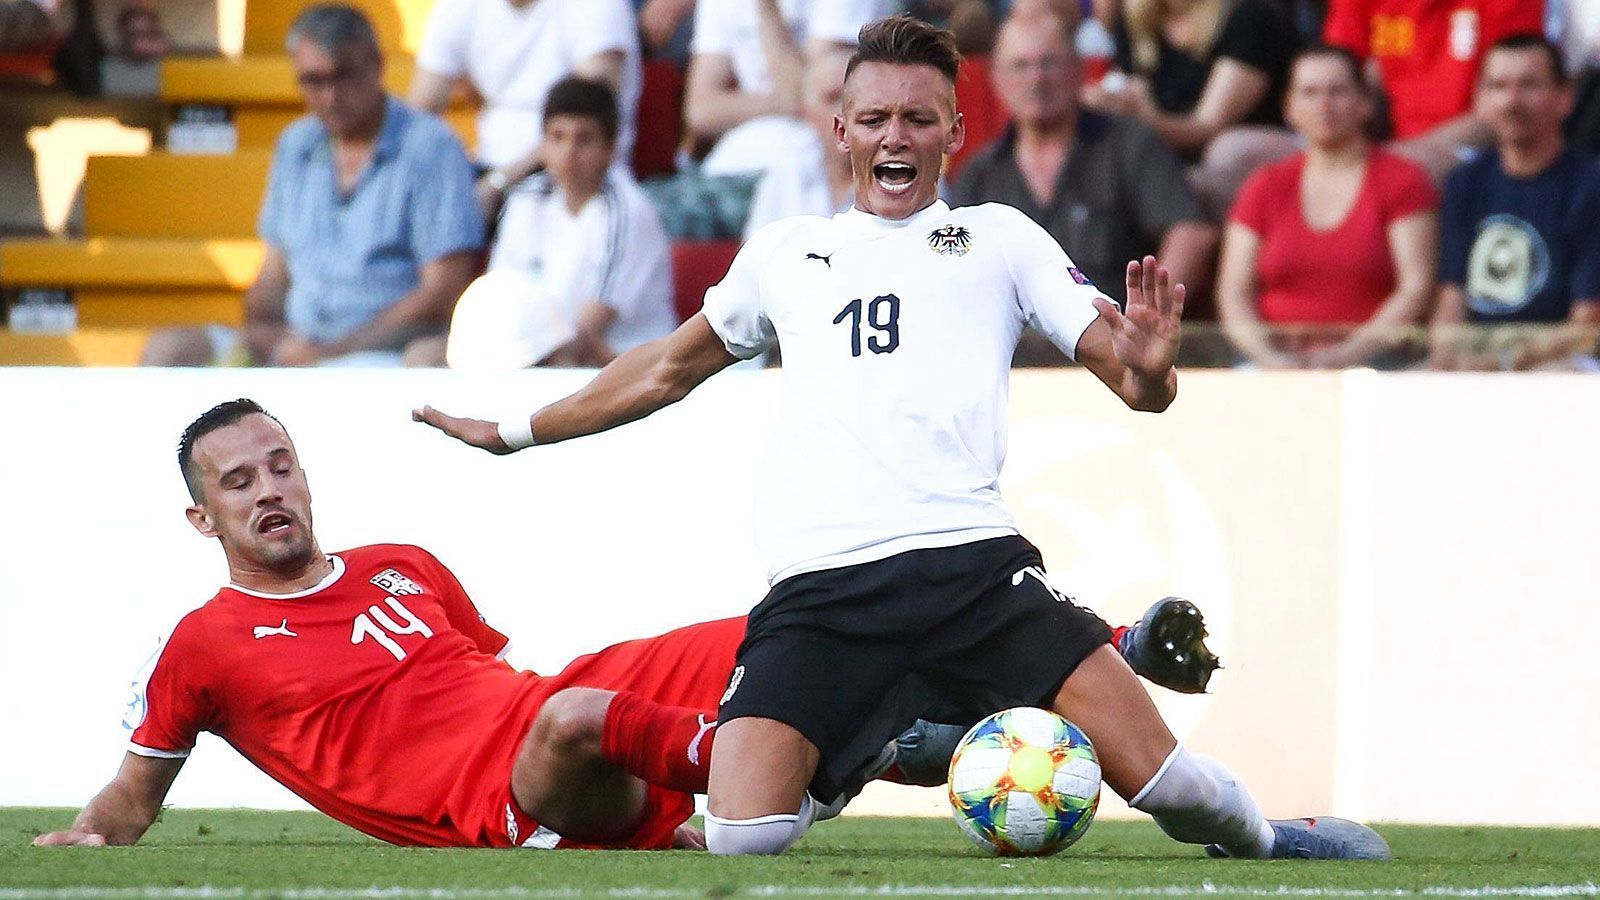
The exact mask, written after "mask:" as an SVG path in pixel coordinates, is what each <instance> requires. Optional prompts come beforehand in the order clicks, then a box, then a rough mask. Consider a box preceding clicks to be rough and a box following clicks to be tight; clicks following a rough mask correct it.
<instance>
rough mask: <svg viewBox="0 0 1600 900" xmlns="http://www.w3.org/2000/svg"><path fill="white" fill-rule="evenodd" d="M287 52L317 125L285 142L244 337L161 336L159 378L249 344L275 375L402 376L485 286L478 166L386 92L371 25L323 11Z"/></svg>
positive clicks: (294, 32) (335, 9) (304, 22)
mask: <svg viewBox="0 0 1600 900" xmlns="http://www.w3.org/2000/svg"><path fill="white" fill-rule="evenodd" d="M288 49H289V56H290V59H291V61H292V63H293V65H294V70H295V76H296V78H297V79H298V81H299V84H300V89H301V92H302V93H303V94H304V95H305V99H306V106H307V107H308V108H309V109H310V112H311V115H308V116H306V117H305V118H302V119H300V120H298V121H296V122H295V123H293V124H292V125H290V126H289V127H288V128H287V129H285V130H284V132H283V134H282V136H280V137H279V138H278V146H277V149H276V151H275V153H274V156H273V161H272V172H271V175H270V177H269V180H268V183H267V195H266V199H265V201H264V202H263V204H262V208H261V222H260V232H261V239H262V241H263V242H264V243H265V244H266V254H265V257H264V259H263V260H262V263H261V271H260V273H259V274H258V275H257V276H256V280H255V283H254V284H252V285H251V286H250V289H249V290H248V291H246V292H245V326H244V330H243V333H242V335H241V334H238V333H234V332H231V331H229V330H228V329H224V328H220V327H219V328H210V329H177V330H170V331H163V332H158V333H157V334H156V335H154V336H152V338H151V341H150V343H149V345H148V346H147V347H146V348H145V355H144V361H145V363H146V364H150V365H206V364H209V363H212V362H214V361H219V360H234V359H238V358H239V353H238V351H239V350H240V349H241V343H240V341H241V338H242V348H243V349H246V350H248V359H249V360H251V361H254V362H258V363H262V364H269V365H280V366H305V365H350V364H371V365H381V364H394V363H398V362H399V361H400V360H401V354H402V351H403V350H404V348H405V347H406V345H407V344H408V343H409V342H410V341H412V340H413V339H414V338H417V337H420V336H423V335H426V334H430V333H435V332H439V331H442V330H443V329H444V327H445V325H446V323H447V322H448V321H449V317H450V310H451V308H452V307H453V305H454V304H455V301H456V298H457V297H458V296H460V294H461V291H462V289H463V288H465V287H466V285H467V283H468V282H469V281H471V280H472V275H473V271H474V269H475V267H476V265H477V260H478V253H479V251H480V249H481V248H482V246H483V232H484V226H483V218H482V216H481V215H480V214H479V212H478V207H477V204H476V203H475V202H474V201H473V197H472V165H471V163H469V162H468V161H467V157H466V153H465V152H463V151H462V149H461V145H460V143H459V142H458V141H457V140H456V138H455V136H454V135H452V134H451V133H450V131H449V129H448V128H446V127H445V126H444V124H443V123H442V122H440V121H439V120H438V119H436V118H434V117H432V116H429V115H426V114H424V113H419V112H416V111H415V110H412V109H409V108H408V107H406V105H405V104H403V103H401V102H400V101H399V100H397V99H395V98H393V97H390V96H389V95H388V94H386V93H385V92H384V89H383V57H382V55H381V53H380V51H379V49H378V43H377V38H376V37H375V36H374V34H373V31H372V25H371V23H370V22H368V21H367V19H366V17H365V16H363V15H362V14H361V13H360V12H359V11H357V10H355V9H353V8H351V7H348V6H343V5H338V4H327V5H319V6H313V7H310V8H308V9H306V10H305V11H304V12H303V13H301V14H300V17H299V18H298V19H296V20H295V23H294V25H293V26H292V27H291V29H290V32H289V39H288Z"/></svg>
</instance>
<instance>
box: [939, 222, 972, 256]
mask: <svg viewBox="0 0 1600 900" xmlns="http://www.w3.org/2000/svg"><path fill="white" fill-rule="evenodd" d="M928 246H929V247H930V248H932V249H933V252H935V253H937V254H939V255H940V256H965V255H966V254H967V251H968V250H971V249H972V232H970V231H968V230H967V229H966V228H964V227H962V226H960V225H946V226H944V227H943V228H935V229H934V230H932V231H930V232H928Z"/></svg>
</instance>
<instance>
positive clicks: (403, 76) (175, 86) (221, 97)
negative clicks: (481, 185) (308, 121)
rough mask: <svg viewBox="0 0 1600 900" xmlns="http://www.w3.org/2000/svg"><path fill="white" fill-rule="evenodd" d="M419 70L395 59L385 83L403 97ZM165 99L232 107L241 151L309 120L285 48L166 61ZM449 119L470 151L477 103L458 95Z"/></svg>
mask: <svg viewBox="0 0 1600 900" xmlns="http://www.w3.org/2000/svg"><path fill="white" fill-rule="evenodd" d="M256 5H257V4H252V5H251V8H252V9H253V8H255V6H256ZM261 5H267V4H261ZM414 70H415V63H414V61H413V60H412V58H411V57H410V56H401V55H395V56H391V57H389V60H388V63H387V65H386V67H385V69H384V84H385V85H386V86H387V87H388V88H389V90H390V91H391V92H393V93H394V94H396V95H398V96H404V95H405V92H406V89H407V88H408V87H409V86H410V84H411V73H412V72H413V71H414ZM161 99H162V101H163V102H164V103H166V104H168V105H170V106H174V107H176V106H187V105H197V106H222V107H226V108H228V109H229V110H230V111H231V112H232V115H233V124H234V127H235V128H236V129H238V134H239V146H240V147H266V148H270V147H272V145H273V143H274V142H275V141H276V140H277V139H278V133H279V132H281V131H283V129H284V126H286V125H288V124H289V123H290V122H293V121H294V120H295V119H298V118H299V117H301V116H303V115H305V102H304V100H302V99H301V97H300V88H299V86H298V85H296V84H295V79H294V67H293V66H292V65H291V64H290V62H289V58H288V57H287V56H285V55H283V53H282V52H281V48H280V52H277V53H263V54H258V55H253V56H252V55H248V54H247V55H245V56H242V57H240V58H238V59H225V58H222V57H198V58H189V59H169V60H165V61H164V62H162V64H161ZM444 119H445V122H446V123H448V124H449V125H450V127H451V129H452V130H454V131H455V133H456V136H457V137H459V138H461V142H462V143H463V144H465V145H466V146H467V147H468V148H469V149H470V148H471V147H472V146H473V144H474V143H475V141H476V138H477V125H476V111H475V109H474V106H473V104H472V102H471V101H470V100H468V99H467V98H466V97H465V96H463V95H459V94H458V95H457V96H456V97H455V98H453V99H452V100H451V104H450V108H449V109H447V110H445V116H444Z"/></svg>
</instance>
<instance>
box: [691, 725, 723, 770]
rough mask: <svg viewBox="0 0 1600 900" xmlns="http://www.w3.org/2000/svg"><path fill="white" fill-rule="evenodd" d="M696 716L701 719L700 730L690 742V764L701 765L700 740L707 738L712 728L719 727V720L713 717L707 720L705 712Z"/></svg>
mask: <svg viewBox="0 0 1600 900" xmlns="http://www.w3.org/2000/svg"><path fill="white" fill-rule="evenodd" d="M696 718H698V719H699V720H700V730H699V731H696V732H695V733H694V740H692V741H690V742H689V765H691V766H698V765H700V742H701V741H703V740H705V737H706V735H708V734H710V733H711V729H713V728H715V727H717V720H716V719H712V720H711V721H709V722H707V721H706V717H705V713H701V714H700V715H699V716H696Z"/></svg>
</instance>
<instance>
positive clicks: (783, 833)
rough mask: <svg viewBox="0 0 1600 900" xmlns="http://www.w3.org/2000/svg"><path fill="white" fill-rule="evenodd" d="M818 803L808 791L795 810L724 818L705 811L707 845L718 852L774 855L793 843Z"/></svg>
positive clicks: (807, 825)
mask: <svg viewBox="0 0 1600 900" xmlns="http://www.w3.org/2000/svg"><path fill="white" fill-rule="evenodd" d="M817 810H818V807H817V804H816V803H815V802H813V801H812V799H811V795H810V794H807V795H805V796H804V797H802V798H800V810H799V812H796V813H779V814H777V815H770V816H755V817H753V818H749V819H724V818H722V817H721V816H717V815H713V814H712V813H709V812H708V813H706V849H707V850H710V851H711V852H712V853H714V854H716V855H718V856H776V855H777V854H779V853H782V852H784V851H785V850H788V849H789V848H790V847H792V846H794V843H795V841H798V840H800V838H802V837H804V836H805V833H806V832H807V831H809V830H811V825H812V823H813V822H815V821H816V817H817Z"/></svg>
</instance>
